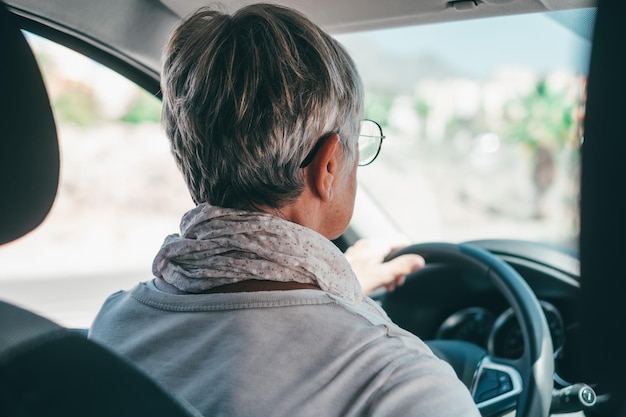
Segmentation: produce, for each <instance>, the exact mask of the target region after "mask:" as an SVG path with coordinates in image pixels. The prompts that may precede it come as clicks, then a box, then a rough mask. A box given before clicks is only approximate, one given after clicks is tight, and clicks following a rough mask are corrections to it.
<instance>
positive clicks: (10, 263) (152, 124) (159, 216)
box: [0, 34, 193, 327]
mask: <svg viewBox="0 0 626 417" xmlns="http://www.w3.org/2000/svg"><path fill="white" fill-rule="evenodd" d="M27 39H28V41H29V43H30V45H31V48H32V49H33V52H34V53H35V56H36V58H37V60H38V62H39V65H40V68H41V70H42V74H43V76H44V80H45V82H46V86H47V89H48V94H49V96H50V101H51V104H52V107H53V111H54V114H55V120H56V123H57V130H58V135H59V142H60V143H59V145H60V151H61V175H60V183H59V189H58V194H57V198H56V201H55V203H54V205H53V207H52V210H51V212H50V214H49V215H48V217H47V219H46V220H45V221H44V223H43V224H42V225H41V226H40V227H39V228H37V229H35V230H34V231H33V232H32V233H31V234H29V235H27V236H25V237H23V238H22V239H20V240H18V241H16V242H13V243H11V244H8V245H6V246H3V247H2V248H1V249H0V267H1V268H2V274H1V275H0V294H2V298H3V299H5V300H8V301H9V302H14V303H15V304H18V305H22V306H24V307H26V308H28V309H31V310H32V311H35V312H38V313H40V314H42V315H44V316H46V317H48V318H51V319H53V320H55V321H57V322H58V323H59V324H62V325H65V326H68V327H88V326H89V325H90V323H91V321H92V320H93V318H94V316H95V314H96V312H97V311H98V309H99V307H100V305H101V304H102V302H103V301H104V299H105V298H106V297H107V296H108V295H109V294H111V293H113V292H115V291H117V290H119V289H126V288H130V287H132V286H133V285H134V284H135V283H137V282H140V281H144V280H146V279H149V278H150V276H151V264H152V258H153V256H154V255H155V254H156V252H157V250H158V248H159V246H160V245H161V243H162V241H163V239H164V237H165V236H166V235H167V234H170V233H176V232H177V231H178V223H179V220H180V216H181V214H182V213H183V212H185V211H187V210H188V209H189V208H191V207H192V206H193V203H192V201H191V198H190V196H189V194H188V192H187V189H186V187H185V184H184V182H183V179H182V177H181V175H180V173H179V172H178V170H177V168H176V166H175V163H174V160H173V157H172V156H171V154H170V151H169V144H168V141H167V139H166V138H165V135H164V133H163V131H162V129H161V126H160V107H161V103H160V101H159V100H158V99H156V98H155V97H153V96H151V95H150V94H149V93H147V92H146V91H144V90H143V89H141V88H139V87H138V86H136V85H135V84H133V83H132V82H130V81H129V80H127V79H125V78H123V77H121V76H120V75H119V74H117V73H115V72H113V71H111V70H109V69H108V68H106V67H104V66H102V65H100V64H98V63H96V62H94V61H92V60H90V59H88V58H86V57H84V56H82V55H80V54H78V53H76V52H74V51H71V50H69V49H66V48H64V47H62V46H60V45H57V44H54V43H52V42H50V41H48V40H45V39H42V38H39V37H36V36H33V35H31V34H27Z"/></svg>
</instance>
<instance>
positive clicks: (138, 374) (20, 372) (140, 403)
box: [0, 2, 201, 417]
mask: <svg viewBox="0 0 626 417" xmlns="http://www.w3.org/2000/svg"><path fill="white" fill-rule="evenodd" d="M16 19H17V18H16V17H15V16H14V15H12V14H11V13H10V12H9V11H8V9H7V8H6V6H5V4H4V3H1V2H0V103H1V104H0V129H1V131H2V133H1V135H0V174H1V175H0V193H1V197H0V199H1V201H2V204H0V244H5V243H7V242H10V241H12V240H14V239H17V238H19V237H21V236H22V235H24V234H26V233H28V232H30V231H31V230H33V229H34V228H35V227H37V226H38V225H39V224H40V223H41V221H42V220H43V219H44V218H45V216H46V215H47V213H48V211H49V210H50V207H51V206H52V203H53V201H54V198H55V195H56V190H57V187H58V178H59V147H58V142H57V135H56V127H55V123H54V118H53V115H52V111H51V109H50V104H49V101H48V95H47V93H46V89H45V86H44V83H43V80H42V78H41V74H40V72H39V69H38V67H37V63H36V61H35V59H34V56H33V54H32V52H31V50H30V48H29V46H28V44H27V42H26V39H25V38H24V36H23V34H22V32H21V31H20V30H19V27H18V25H17V22H16ZM0 416H3V417H18V416H19V417H30V416H64V417H73V416H76V417H78V416H87V417H89V416H95V417H99V416H103V417H104V416H115V417H125V416H129V417H130V416H134V417H137V416H150V417H155V416H168V417H192V416H195V417H200V416H201V414H200V413H199V412H198V411H196V410H194V409H193V408H192V407H191V406H190V405H188V404H187V403H186V402H185V401H184V400H182V399H180V398H178V397H177V396H175V395H174V394H171V393H169V392H167V391H166V390H165V389H164V388H162V387H161V386H160V385H159V384H158V383H157V382H155V381H153V380H152V379H150V377H148V376H147V375H146V374H145V373H143V372H142V371H141V370H140V369H139V368H137V367H136V366H135V365H134V364H132V363H131V362H130V361H128V360H126V359H124V358H122V357H121V356H119V355H117V354H115V353H113V352H112V351H110V350H108V349H107V348H105V347H103V346H100V345H98V344H97V343H95V342H93V341H91V340H88V339H87V338H86V337H84V336H83V335H80V334H79V333H77V332H74V331H71V330H69V329H66V328H63V327H61V326H59V325H57V324H55V323H53V322H52V321H50V320H47V319H46V318H44V317H41V316H39V315H36V314H33V313H32V312H29V311H27V310H25V309H22V308H20V307H18V306H15V305H12V304H10V303H7V302H2V301H0Z"/></svg>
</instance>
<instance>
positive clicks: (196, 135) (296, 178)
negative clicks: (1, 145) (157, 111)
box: [90, 4, 479, 417]
mask: <svg viewBox="0 0 626 417" xmlns="http://www.w3.org/2000/svg"><path fill="white" fill-rule="evenodd" d="M162 88H163V98H164V101H163V106H164V107H163V116H164V117H163V119H164V123H165V127H166V132H167V135H168V137H169V138H170V140H171V144H172V151H173V154H174V156H175V158H176V161H177V163H178V166H179V168H180V170H181V172H182V173H183V176H184V177H185V180H186V182H187V185H188V188H189V190H190V192H191V194H192V196H193V199H194V201H195V202H196V204H197V207H196V208H195V209H193V210H191V211H190V212H188V213H186V214H185V215H184V217H183V219H182V222H181V233H180V235H171V236H169V237H167V238H166V240H165V242H164V244H163V246H162V248H161V249H160V251H159V253H158V254H157V256H156V258H155V260H154V264H153V272H154V274H155V279H154V280H151V281H148V282H146V283H142V284H140V285H138V286H137V287H136V288H134V289H133V290H131V291H128V292H120V293H117V294H114V295H112V296H111V297H110V298H109V299H108V300H107V301H106V303H105V304H104V306H103V308H102V310H101V312H100V314H99V315H98V317H97V318H96V321H95V322H94V324H93V327H92V329H91V333H90V337H92V338H93V339H95V340H98V341H100V342H102V343H104V344H106V345H109V346H111V347H112V348H114V349H116V350H118V351H119V352H121V353H123V354H125V355H127V356H128V357H130V358H131V359H132V360H134V361H136V362H137V363H138V364H139V365H140V366H141V367H142V368H144V369H145V370H146V371H147V372H148V373H150V374H151V375H153V376H154V377H155V378H156V379H157V380H159V381H160V382H161V383H163V384H164V385H165V386H167V387H169V388H170V389H172V390H173V391H175V392H177V393H178V394H180V395H181V396H182V397H183V398H186V399H187V400H188V401H189V402H190V403H191V404H192V405H194V406H195V407H197V408H198V409H199V410H200V411H201V412H202V413H204V414H205V415H207V416H213V415H228V416H231V415H232V416H246V415H249V416H264V415H272V416H312V415H316V416H318V415H321V416H357V415H393V416H404V415H406V416H409V415H410V416H430V417H432V416H454V417H458V416H461V415H467V416H478V415H479V413H478V411H477V409H476V407H475V405H474V403H473V401H472V398H471V396H470V394H469V392H468V391H467V389H466V388H465V386H464V385H462V383H461V382H460V381H459V380H458V379H457V377H456V375H455V373H454V371H453V370H452V368H451V367H450V366H449V365H448V364H446V363H445V362H443V361H441V360H439V359H437V358H436V357H435V356H434V355H433V354H432V352H431V351H430V350H429V349H428V347H427V346H426V345H425V344H424V343H423V342H422V341H421V340H419V339H418V338H417V337H415V336H414V335H412V334H410V333H408V332H405V331H404V330H402V329H400V328H399V327H397V326H395V325H394V324H393V323H391V322H390V320H389V319H388V318H387V316H386V315H385V314H384V312H382V311H381V310H380V309H379V307H378V306H377V305H376V304H375V303H374V302H373V301H372V300H370V299H369V298H367V297H365V296H364V295H363V293H362V290H361V286H360V284H359V282H358V280H357V278H356V276H355V274H354V272H353V271H352V269H351V267H350V264H349V263H348V261H347V260H346V257H345V256H344V255H343V254H342V253H341V251H339V250H338V249H337V248H336V247H335V246H334V245H333V244H332V242H331V241H330V240H331V239H334V238H336V237H338V236H339V235H341V234H342V233H343V232H344V231H345V229H346V228H347V226H348V223H349V221H350V218H351V216H352V210H353V206H354V198H355V191H356V171H357V166H358V165H359V164H367V163H370V162H372V160H373V159H374V158H375V157H376V155H377V154H378V151H379V150H380V144H381V142H382V138H383V136H382V132H380V131H378V133H377V134H371V132H369V134H368V135H367V136H360V131H361V129H362V128H363V129H365V128H367V129H374V132H376V129H379V128H377V127H376V126H377V125H376V126H373V125H372V124H371V123H372V122H365V123H364V124H363V125H362V122H361V119H362V117H363V91H362V85H361V81H360V78H359V76H358V73H357V70H356V68H355V65H354V63H353V62H352V60H351V59H350V57H349V56H348V54H347V53H346V52H345V50H344V49H343V48H342V47H341V46H340V45H339V44H338V43H337V42H336V41H335V40H333V39H332V38H331V37H330V36H328V35H327V34H326V33H324V32H323V31H322V30H321V29H320V28H319V27H317V26H316V25H314V24H313V23H312V22H310V21H309V20H308V19H306V18H305V17H304V16H302V15H301V14H299V13H297V12H296V11H294V10H291V9H287V8H283V7H280V6H276V5H267V4H256V5H251V6H248V7H245V8H243V9H241V10H239V11H238V12H236V13H235V14H233V15H232V16H229V15H227V14H224V13H221V12H218V11H215V10H210V9H201V10H199V11H197V12H196V13H194V14H192V15H191V16H189V17H188V18H187V19H185V20H184V21H183V22H181V24H180V25H179V26H178V27H177V28H176V29H175V31H174V32H173V34H172V36H171V38H170V41H169V44H168V46H167V49H166V51H165V57H164V67H163V76H162Z"/></svg>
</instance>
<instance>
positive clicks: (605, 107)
mask: <svg viewBox="0 0 626 417" xmlns="http://www.w3.org/2000/svg"><path fill="white" fill-rule="evenodd" d="M281 3H284V4H288V5H290V6H293V7H295V8H298V9H300V10H302V11H304V12H305V13H306V14H308V15H310V16H311V17H312V18H313V20H315V21H317V22H320V24H321V25H322V27H324V28H325V29H327V30H328V31H330V32H331V33H333V34H337V35H339V34H345V33H351V32H357V31H362V30H368V29H375V28H392V27H398V26H404V25H409V24H433V23H438V22H444V21H453V20H464V19H467V20H471V19H474V18H479V17H480V18H486V17H490V16H496V15H497V16H501V15H509V14H511V15H514V14H523V13H537V12H545V11H549V10H568V9H575V8H587V7H594V8H596V7H597V13H596V17H595V25H594V27H593V33H592V39H593V43H592V48H591V56H590V64H589V76H588V81H587V89H586V102H585V114H584V142H583V143H582V145H581V181H580V202H579V207H580V237H579V241H578V252H577V253H575V252H571V253H570V252H565V251H562V250H558V249H556V248H555V247H553V246H550V245H530V244H525V243H524V242H520V241H513V240H510V241H509V240H492V239H480V240H471V241H466V242H464V243H459V244H456V243H449V242H426V243H415V244H411V245H408V246H406V247H404V248H401V249H398V250H397V251H395V252H393V253H391V254H390V255H389V257H388V259H391V258H393V257H396V256H399V255H401V254H404V253H417V254H420V255H422V256H424V258H425V259H426V261H427V264H428V265H429V267H428V268H426V269H425V270H424V271H423V272H421V273H418V274H415V277H411V279H409V280H407V283H406V284H405V285H404V286H403V287H402V289H401V290H396V291H394V292H385V291H381V292H378V293H375V294H373V295H372V298H374V299H375V300H377V301H379V302H380V304H381V306H382V307H383V308H384V309H385V310H386V311H387V313H388V314H389V316H390V317H391V318H392V320H394V321H395V322H396V323H398V324H399V325H400V326H401V327H403V328H405V329H407V330H410V331H412V332H413V333H415V334H418V335H420V336H421V337H423V338H425V339H437V340H433V341H432V342H430V343H429V345H430V346H431V347H432V349H433V351H435V352H436V353H437V354H438V355H440V356H441V357H443V358H444V359H446V360H447V361H449V362H450V363H451V364H453V367H454V368H455V370H456V371H457V373H458V375H459V378H461V380H462V381H464V382H465V383H466V384H467V385H468V387H471V389H472V394H473V395H474V399H475V401H476V402H477V404H478V405H479V409H480V411H481V413H482V415H484V416H498V415H506V414H510V413H514V415H517V416H520V417H532V416H548V415H558V414H562V413H570V412H579V413H582V414H581V415H587V416H598V417H603V416H620V415H626V402H625V401H624V400H625V399H626V384H625V383H624V374H625V373H626V355H624V354H623V349H622V347H621V346H622V345H621V341H622V340H623V337H622V336H621V327H622V323H624V321H625V320H626V306H625V305H624V303H623V301H622V299H623V295H624V294H626V288H625V287H626V280H624V279H623V277H622V275H623V273H622V272H621V269H620V268H619V267H618V263H617V261H618V260H619V258H620V257H621V252H622V251H621V249H622V245H623V243H622V242H623V236H624V235H625V234H626V219H625V216H624V215H623V214H624V213H626V207H625V206H626V202H625V201H624V200H625V199H624V198H622V197H621V196H620V195H619V193H620V192H619V190H620V189H621V181H620V180H621V179H622V178H624V172H623V168H622V167H623V166H624V164H623V162H622V161H621V160H620V158H621V157H622V155H625V154H626V152H625V151H626V149H625V148H626V142H625V141H624V140H621V139H622V137H623V133H622V131H623V129H621V128H622V126H621V125H620V123H619V122H620V121H621V120H622V118H623V116H622V115H623V114H624V113H625V112H626V104H625V101H624V97H625V96H626V83H625V82H624V79H623V74H624V71H623V65H624V64H623V63H624V62H626V60H625V59H624V58H625V55H626V48H624V47H623V45H621V39H624V35H625V33H624V31H625V28H624V25H623V23H622V22H621V19H622V16H624V15H626V6H625V5H624V4H623V3H622V2H615V1H610V0H599V1H598V2H590V1H587V0H528V1H527V0H504V1H501V0H485V1H475V0H471V1H464V0H461V1H451V2H442V1H423V2H419V4H416V2H411V1H394V2H391V3H389V4H388V3H385V2H367V7H364V6H363V7H362V6H361V5H360V3H359V2H353V1H346V2H341V1H338V2H330V1H323V2H319V3H316V4H315V5H312V4H311V3H307V2H304V1H298V0H294V1H283V2H281ZM199 4H200V3H199V2H196V1H195V0H186V1H174V0H161V1H149V0H136V1H123V0H111V1H108V2H98V1H87V2H75V1H71V0H54V1H48V2H38V1H36V0H6V1H4V2H0V33H1V37H0V45H1V46H0V48H1V49H0V56H1V59H0V68H1V71H0V86H1V88H0V100H2V106H1V107H0V109H1V110H2V111H1V112H0V120H1V123H0V126H1V129H2V135H1V137H0V162H1V163H0V170H1V172H2V176H1V179H0V193H1V195H2V199H3V204H2V205H1V208H0V219H1V221H0V244H1V245H2V246H3V247H6V246H9V245H11V242H14V241H18V240H20V239H22V238H23V236H25V235H28V234H30V233H33V231H34V230H35V229H37V228H38V227H40V225H41V224H42V222H45V219H46V216H47V215H48V212H49V211H50V209H51V207H52V206H53V203H54V201H55V197H56V195H57V190H58V186H59V177H60V171H61V164H62V157H61V156H60V155H61V151H60V147H59V142H58V137H57V125H56V122H55V116H54V115H53V112H52V109H51V106H50V98H49V93H48V91H47V88H46V85H45V84H44V81H43V79H42V74H41V71H40V68H39V67H38V64H37V62H36V60H35V57H34V55H33V52H32V50H31V48H30V46H29V44H28V42H27V39H26V38H25V36H24V32H23V31H28V32H32V33H36V34H38V35H40V36H43V37H47V38H50V39H54V40H56V41H57V42H60V43H62V44H64V45H66V46H68V47H70V48H72V49H75V50H78V51H81V52H83V53H85V54H87V55H88V56H90V57H92V58H93V59H95V60H97V61H98V62H100V63H101V64H103V65H105V66H107V67H110V68H112V69H114V70H115V71H117V72H119V73H120V74H122V75H123V76H125V77H127V78H129V79H132V80H133V81H134V82H135V83H136V84H137V85H139V86H141V87H143V88H144V89H145V90H147V91H148V92H150V93H151V94H153V95H154V96H156V97H159V95H160V94H159V72H158V69H159V65H160V63H159V57H160V51H161V48H162V45H163V44H164V42H165V37H166V36H167V34H168V32H169V28H171V27H172V26H173V25H174V24H175V23H176V21H177V20H178V19H180V18H181V17H182V16H184V15H185V14H187V13H188V12H189V11H190V10H192V9H194V8H195V7H197V6H198V5H199ZM226 4H227V7H229V8H233V9H234V8H237V7H238V6H240V5H241V4H243V2H238V1H231V2H226ZM392 5H393V7H392ZM111 26H113V27H114V29H113V30H111ZM138 27H141V28H144V30H142V31H135V28H138ZM146 27H147V28H148V29H145V28H146ZM529 29H531V30H532V28H529ZM357 238H358V233H357V232H356V231H355V230H354V229H349V230H348V231H347V232H346V233H345V234H344V236H342V237H341V238H339V239H338V240H337V241H336V242H335V243H336V244H337V246H339V247H340V248H341V249H343V250H345V249H346V248H347V247H348V246H349V245H350V244H352V243H353V242H354V241H355V240H356V239H357ZM3 247H0V251H2V249H3ZM2 273H3V272H2V264H1V263H0V274H2ZM520 275H521V276H523V278H521V277H520ZM546 275H549V276H550V277H551V281H550V283H546V280H545V276H546ZM470 276H472V277H473V276H484V277H486V279H485V280H484V281H475V280H472V279H470V278H469V277H470ZM459 277H461V278H459ZM463 277H465V278H463ZM435 278H436V279H435ZM420 288H421V289H425V288H428V289H434V288H438V289H439V292H438V293H437V294H443V293H444V292H445V293H446V296H445V299H444V298H443V297H433V296H430V295H429V294H430V293H429V292H428V291H424V292H423V295H420ZM446 288H447V289H448V290H447V291H444V289H446ZM468 293H472V294H478V296H479V297H480V298H482V299H484V300H485V305H488V304H491V305H494V306H496V307H494V308H497V309H498V310H499V311H505V312H506V314H503V315H501V316H500V317H498V321H501V323H500V325H501V329H502V330H501V332H500V333H499V334H497V335H495V337H493V338H492V339H491V340H490V341H489V343H490V344H493V345H497V346H496V347H494V346H491V347H490V348H489V349H487V348H485V349H482V348H480V349H478V348H476V345H475V344H474V343H468V342H475V340H465V341H460V340H453V339H457V337H456V336H459V334H460V332H461V331H463V330H460V329H461V328H460V327H459V326H458V323H459V322H460V320H469V318H472V319H476V320H478V319H480V320H483V317H484V316H485V315H486V314H488V312H486V310H485V309H477V308H475V307H474V306H472V305H471V304H467V302H466V301H465V298H466V295H467V294H468ZM547 299H551V300H560V301H556V302H554V301H553V302H554V303H556V304H557V305H558V306H559V308H558V309H555V308H554V306H553V305H552V304H551V303H546V301H545V300H547ZM446 303H448V304H447V305H449V306H454V307H450V311H454V310H455V309H461V310H459V311H463V312H464V315H463V316H462V317H461V316H459V315H457V316H455V315H454V314H453V315H451V316H450V317H449V318H448V319H447V320H446V321H445V322H444V325H441V326H440V325H439V321H440V320H439V321H438V320H435V317H434V316H435V315H440V314H442V313H441V311H440V310H438V307H437V306H438V305H439V306H440V305H444V304H446ZM415 304H420V305H424V306H425V307H424V308H425V309H424V311H425V312H426V313H424V314H420V315H418V314H413V306H414V305H415ZM462 308H464V310H463V309H462ZM450 311H448V313H449V312H450ZM429 312H430V313H429ZM429 314H430V315H429ZM570 316H572V317H574V316H575V317H576V318H577V320H578V321H579V323H580V326H579V328H578V329H577V331H576V333H575V335H572V334H571V333H567V337H568V342H569V340H571V339H575V340H576V343H575V344H574V343H571V342H570V343H568V344H567V346H568V348H567V354H566V355H565V354H563V351H564V350H565V349H563V343H564V342H563V340H564V339H565V337H566V335H565V333H563V334H560V337H561V339H559V334H557V335H556V336H555V330H554V329H555V328H557V329H561V327H559V326H560V325H562V323H560V322H562V321H563V320H570V319H569V317H570ZM437 319H439V317H437ZM490 320H492V321H495V317H492V318H490ZM446 323H447V324H446ZM85 331H86V329H74V328H68V327H65V326H62V325H59V324H57V323H56V322H55V321H54V320H51V319H50V318H47V317H44V316H42V315H41V314H38V313H36V312H33V311H30V310H29V309H28V308H24V307H22V306H19V305H16V304H14V303H12V302H11V301H8V300H4V299H3V294H1V293H0V387H1V388H2V389H1V390H0V415H2V416H16V417H17V416H43V415H46V416H57V415H58V416H61V415H64V416H73V415H76V416H78V415H83V416H84V415H87V416H105V415H106V416H111V415H118V416H139V415H150V416H199V415H201V414H200V413H199V412H197V411H196V410H194V409H193V407H191V406H190V405H189V404H187V403H186V402H185V400H184V399H182V398H179V397H178V396H177V395H176V394H175V393H171V392H168V391H167V390H165V389H164V388H162V387H161V386H160V385H159V384H158V383H156V382H155V381H153V380H152V379H151V378H150V377H149V376H148V375H147V374H145V373H144V372H142V371H141V370H140V369H139V368H138V367H137V366H135V365H134V364H133V363H131V362H130V361H128V360H126V359H125V358H123V357H121V356H120V355H117V354H115V353H114V352H112V351H110V350H109V349H107V348H105V347H103V346H100V345H98V344H97V343H94V342H92V341H91V340H89V339H87V338H86V337H85ZM446 332H448V333H449V334H447V333H446ZM516 332H517V333H516ZM557 333H558V332H557ZM513 334H514V335H515V337H514V336H510V335H513ZM453 336H454V337H453ZM459 338H462V337H459ZM485 338H486V336H485ZM498 338H502V339H506V341H507V342H502V343H500V344H498ZM514 338H516V339H515V340H517V342H516V343H512V344H507V343H508V341H511V340H513V339H514ZM481 343H483V342H481ZM486 343H487V342H484V344H486ZM479 344H480V343H479ZM520 348H521V349H522V352H523V353H520V352H519V351H517V349H520ZM487 351H489V354H487V353H486V352H487ZM557 351H559V353H560V355H559V356H558V360H557V361H556V362H555V359H554V357H555V354H556V352H557ZM485 358H487V359H486V360H485ZM565 362H566V363H565ZM558 367H563V368H564V369H567V372H565V371H563V372H561V373H560V376H559V378H561V379H559V380H557V379H556V378H555V377H554V375H555V372H556V371H557V370H556V369H555V368H558ZM563 373H566V374H567V375H563ZM501 375H505V376H506V377H508V381H509V382H510V384H511V388H506V389H504V388H502V387H496V388H497V389H496V388H494V386H493V385H490V384H491V382H490V381H492V380H493V378H494V377H495V378H497V377H499V376H501ZM586 382H589V384H587V383H586ZM498 389H503V391H498ZM589 390H590V391H589ZM594 390H595V391H594ZM589 392H591V393H592V395H593V398H592V399H589V398H588V397H586V395H588V393H589ZM586 400H589V401H588V403H585V401H586Z"/></svg>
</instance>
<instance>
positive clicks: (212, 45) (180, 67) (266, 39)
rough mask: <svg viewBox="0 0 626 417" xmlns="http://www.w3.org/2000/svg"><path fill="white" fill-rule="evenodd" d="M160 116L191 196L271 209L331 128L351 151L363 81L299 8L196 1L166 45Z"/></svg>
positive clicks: (349, 154)
mask: <svg viewBox="0 0 626 417" xmlns="http://www.w3.org/2000/svg"><path fill="white" fill-rule="evenodd" d="M161 83H162V90H163V122H164V125H165V130H166V133H167V136H168V137H169V139H170V141H171V146H172V152H173V154H174V156H175V158H176V162H177V164H178V167H179V169H180V170H181V172H182V173H183V176H184V177H185V181H186V182H187V186H188V188H189V190H190V192H191V195H192V198H193V200H194V202H195V203H196V204H200V203H203V202H208V203H210V204H213V205H217V206H222V207H230V208H236V209H244V210H255V209H258V208H260V207H263V206H265V207H270V208H274V209H278V208H281V207H283V206H284V205H285V204H287V203H290V202H292V201H294V200H295V199H296V198H297V197H298V196H299V195H300V194H301V192H302V190H303V188H304V173H303V170H302V168H300V164H301V163H302V161H303V159H304V158H305V156H306V155H307V154H308V153H309V151H311V149H312V148H313V147H314V146H315V144H316V143H317V141H318V139H319V138H320V137H322V136H324V135H326V134H327V133H329V132H336V133H338V134H339V138H340V143H341V146H342V150H343V154H344V159H345V160H346V161H347V162H348V163H347V164H346V167H347V168H346V170H345V172H347V171H348V169H349V168H351V167H352V164H351V163H350V162H352V163H353V162H354V161H355V158H356V154H357V140H358V132H359V126H360V120H361V118H362V113H363V88H362V84H361V79H360V77H359V75H358V72H357V70H356V66H355V64H354V62H353V61H352V59H351V58H350V56H349V55H348V53H347V52H346V51H345V49H344V48H343V47H342V46H341V45H340V44H339V43H338V42H337V41H336V40H334V39H333V38H332V37H330V36H329V35H328V34H326V33H325V32H324V31H323V30H322V29H321V28H319V27H318V26H316V25H315V24H314V23H313V22H311V21H310V20H308V19H307V18H306V17H305V16H303V15H302V14H300V13H299V12H297V11H295V10H292V9H289V8H285V7H282V6H278V5H271V4H253V5H250V6H247V7H244V8H242V9H240V10H238V11H237V12H235V13H234V14H232V15H227V14H225V13H223V12H220V11H217V10H214V9H209V8H202V9H199V10H198V11H196V12H195V13H193V14H191V15H190V16H189V17H187V18H186V19H184V20H182V21H181V23H180V24H179V25H178V26H177V28H175V30H174V32H173V33H172V35H171V37H170V40H169V42H168V45H167V47H166V50H165V56H164V64H163V74H162V81H161Z"/></svg>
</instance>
